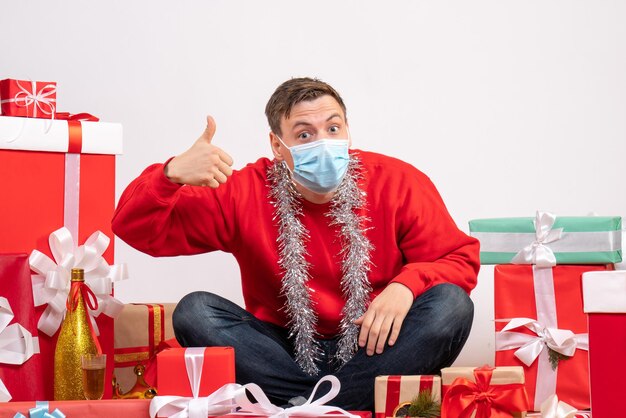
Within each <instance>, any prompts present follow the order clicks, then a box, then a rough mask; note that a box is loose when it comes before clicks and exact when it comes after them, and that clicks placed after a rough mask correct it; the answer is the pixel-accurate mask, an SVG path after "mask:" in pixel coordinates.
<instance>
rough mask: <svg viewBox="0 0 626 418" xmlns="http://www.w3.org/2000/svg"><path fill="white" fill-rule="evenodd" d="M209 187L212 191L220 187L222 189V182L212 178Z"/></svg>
mask: <svg viewBox="0 0 626 418" xmlns="http://www.w3.org/2000/svg"><path fill="white" fill-rule="evenodd" d="M208 186H209V187H210V188H212V189H217V188H218V187H220V182H219V181H217V180H216V179H214V178H212V179H211V180H209V183H208Z"/></svg>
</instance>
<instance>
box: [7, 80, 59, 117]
mask: <svg viewBox="0 0 626 418" xmlns="http://www.w3.org/2000/svg"><path fill="white" fill-rule="evenodd" d="M56 101H57V85H56V83H53V82H48V81H30V80H28V81H27V80H15V79H12V78H7V79H4V80H0V110H2V114H3V115H4V116H20V117H27V118H42V119H51V118H53V117H54V114H55V113H56Z"/></svg>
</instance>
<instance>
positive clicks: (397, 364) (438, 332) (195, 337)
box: [173, 284, 474, 410]
mask: <svg viewBox="0 0 626 418" xmlns="http://www.w3.org/2000/svg"><path fill="white" fill-rule="evenodd" d="M473 316H474V305H473V303H472V301H471V299H470V298H469V297H468V295H467V294H466V293H465V292H464V291H463V290H462V289H461V288H459V287H457V286H455V285H452V284H440V285H438V286H435V287H432V288H431V289H429V290H428V291H427V292H425V293H424V294H422V295H420V296H419V297H418V298H417V299H415V301H414V302H413V306H412V307H411V309H410V310H409V313H408V314H407V316H406V318H405V320H404V322H403V324H402V329H401V330H400V335H399V336H398V339H397V341H396V343H395V344H394V345H393V346H391V347H390V346H386V347H385V350H384V351H383V353H381V354H374V355H372V356H368V355H367V354H366V352H365V350H364V349H362V348H361V349H359V350H358V351H357V352H356V354H355V355H354V357H353V358H352V359H351V360H350V361H349V362H347V363H346V364H345V365H343V366H342V367H337V365H336V364H335V362H334V361H333V358H334V353H335V351H336V348H337V339H329V340H319V341H320V344H321V347H322V349H323V356H322V358H321V359H320V361H319V363H318V367H319V368H320V370H321V371H320V373H319V374H318V375H317V376H308V375H307V374H305V373H304V372H303V371H302V370H301V369H300V367H299V366H298V364H297V363H296V362H295V361H294V354H293V346H292V344H291V341H290V339H289V338H288V335H287V334H288V331H287V330H286V329H283V328H280V327H278V326H275V325H273V324H270V323H267V322H264V321H261V320H259V319H257V318H256V317H254V316H253V315H251V314H250V313H249V312H247V311H245V310H244V309H242V308H241V307H239V306H238V305H236V304H234V303H233V302H230V301H228V300H226V299H224V298H222V297H220V296H217V295H214V294H212V293H208V292H193V293H190V294H188V295H187V296H185V297H184V298H183V299H182V300H181V301H180V302H179V303H178V306H177V307H176V310H175V311H174V316H173V322H174V331H175V334H176V338H177V339H178V341H179V342H180V344H181V345H182V346H184V347H210V346H232V347H234V348H235V370H236V377H237V383H240V384H245V383H251V382H254V383H256V384H258V385H259V386H260V387H261V388H262V389H263V391H264V392H265V394H266V395H268V397H269V398H270V400H271V401H272V403H274V404H275V405H285V404H287V402H288V401H289V400H290V399H291V398H293V397H296V396H304V397H308V396H309V395H310V394H311V391H312V390H313V386H315V384H316V383H317V381H318V380H319V379H320V378H321V377H323V376H325V375H327V374H334V375H335V376H336V377H337V378H338V379H339V381H340V382H341V391H340V392H339V395H338V396H337V397H336V398H335V399H333V400H332V401H331V404H332V405H335V406H339V407H341V408H344V409H346V410H373V407H374V380H375V378H376V376H379V375H418V374H437V373H439V370H440V369H441V368H443V367H447V366H450V365H451V364H452V362H453V361H454V360H455V359H456V357H457V356H458V355H459V352H460V351H461V348H463V345H464V344H465V341H466V340H467V337H468V335H469V332H470V329H471V326H472V319H473ZM319 390H320V393H326V391H327V390H328V388H327V387H324V386H322V387H320V389H319ZM318 395H319V393H318Z"/></svg>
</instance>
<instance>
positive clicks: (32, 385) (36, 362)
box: [0, 254, 44, 401]
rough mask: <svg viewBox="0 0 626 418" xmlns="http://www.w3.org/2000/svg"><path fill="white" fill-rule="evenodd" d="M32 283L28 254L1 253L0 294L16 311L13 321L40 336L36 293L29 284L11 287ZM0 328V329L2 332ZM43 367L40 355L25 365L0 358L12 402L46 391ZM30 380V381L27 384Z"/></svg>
mask: <svg viewBox="0 0 626 418" xmlns="http://www.w3.org/2000/svg"><path fill="white" fill-rule="evenodd" d="M16 282H24V283H30V268H29V267H28V254H0V289H1V290H0V297H4V298H6V299H7V301H8V303H9V305H10V307H11V310H12V311H13V316H14V318H13V320H12V321H11V323H18V324H20V325H21V326H22V327H24V328H25V329H26V330H27V331H28V332H30V334H31V335H32V336H33V337H36V336H37V320H36V318H35V311H34V310H33V292H32V290H31V289H30V287H25V286H12V283H16ZM1 328H2V327H0V332H2V329H1ZM42 370H43V363H42V362H41V356H40V355H38V354H34V355H33V356H32V357H31V358H30V359H28V360H26V362H25V363H24V364H3V361H2V359H1V358H0V380H2V381H3V383H4V385H5V386H6V388H7V390H8V392H9V394H10V396H11V397H12V400H13V401H26V400H32V399H36V396H38V395H40V394H41V393H43V391H44V381H43V379H40V378H39V376H40V374H41V372H42ZM25 383H27V384H25Z"/></svg>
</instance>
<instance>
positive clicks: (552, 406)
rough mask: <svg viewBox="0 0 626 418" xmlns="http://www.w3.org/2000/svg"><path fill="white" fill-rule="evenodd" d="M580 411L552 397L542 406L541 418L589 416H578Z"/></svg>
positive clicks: (554, 396)
mask: <svg viewBox="0 0 626 418" xmlns="http://www.w3.org/2000/svg"><path fill="white" fill-rule="evenodd" d="M577 412H578V410H577V409H576V408H574V407H573V406H571V405H568V404H566V403H565V402H562V401H559V398H558V397H557V396H556V395H551V396H550V397H549V398H548V399H546V400H545V401H543V403H542V404H541V418H575V417H576V416H588V415H587V414H580V415H577Z"/></svg>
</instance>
